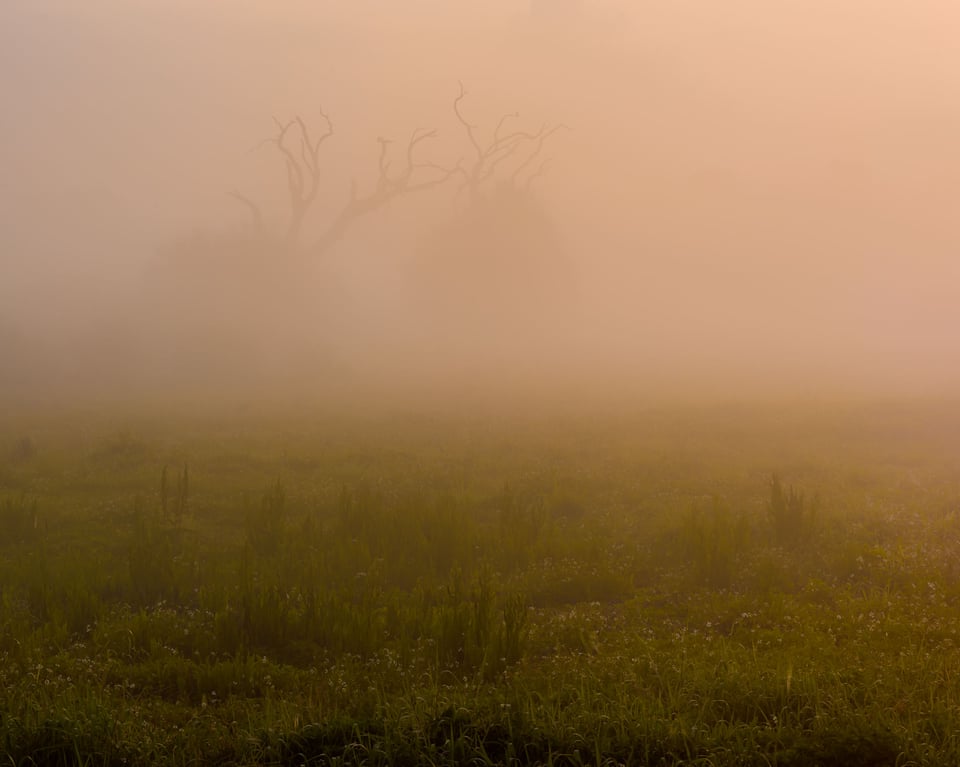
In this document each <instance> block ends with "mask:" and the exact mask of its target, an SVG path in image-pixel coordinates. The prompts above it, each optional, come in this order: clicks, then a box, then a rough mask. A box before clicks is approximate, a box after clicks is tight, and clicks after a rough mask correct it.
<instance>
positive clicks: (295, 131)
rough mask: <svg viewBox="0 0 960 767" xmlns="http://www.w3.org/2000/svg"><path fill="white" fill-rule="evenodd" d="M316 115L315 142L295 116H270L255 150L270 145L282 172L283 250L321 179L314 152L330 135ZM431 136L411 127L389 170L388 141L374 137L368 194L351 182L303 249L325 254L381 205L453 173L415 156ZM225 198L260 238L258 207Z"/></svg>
mask: <svg viewBox="0 0 960 767" xmlns="http://www.w3.org/2000/svg"><path fill="white" fill-rule="evenodd" d="M320 115H321V117H322V118H323V120H324V122H325V124H326V127H325V129H324V131H323V132H322V133H321V134H320V135H319V136H318V137H317V138H315V139H314V138H313V137H312V136H311V132H310V128H309V127H308V125H307V123H306V121H305V120H304V119H303V118H302V117H300V116H299V115H297V116H296V117H294V118H293V119H292V120H290V121H288V122H286V123H282V122H280V121H279V120H277V119H276V118H274V122H275V123H276V126H277V133H276V135H274V136H272V137H271V138H268V139H265V140H264V141H262V142H260V144H258V145H257V147H255V148H259V147H262V146H264V145H272V146H274V147H275V148H276V150H277V152H278V153H279V154H280V156H281V159H282V160H283V163H284V166H285V168H286V176H287V193H288V199H289V208H290V214H289V221H288V223H287V227H286V230H285V232H284V234H283V236H282V242H283V244H284V246H285V248H286V249H287V250H288V251H290V250H295V249H297V248H298V247H299V244H300V240H301V237H302V233H303V226H304V221H305V219H306V217H307V215H308V213H309V212H310V210H311V208H312V207H313V204H314V202H315V200H316V198H317V194H318V192H319V190H320V184H321V180H322V176H323V171H322V168H321V162H320V148H321V146H322V145H323V144H324V143H325V142H326V141H327V140H328V139H330V138H331V137H332V136H333V135H334V128H333V122H332V121H331V119H330V117H329V116H328V115H327V114H326V113H325V112H323V111H322V110H321V112H320ZM435 136H436V131H434V130H424V129H422V128H418V129H416V130H415V131H414V132H413V133H412V134H411V136H410V139H409V141H408V142H407V146H406V150H405V152H404V161H403V164H402V165H401V166H400V167H399V168H394V167H393V161H392V160H391V159H390V147H391V145H392V144H393V142H392V141H391V140H390V139H386V138H383V137H378V138H377V142H378V143H379V145H380V152H379V158H378V162H377V172H378V177H377V181H376V184H375V185H374V188H373V190H372V191H370V192H367V193H365V194H362V193H360V191H359V188H358V187H359V185H358V184H357V181H356V179H354V181H353V183H352V185H351V189H350V196H349V198H348V199H347V201H346V203H344V204H343V206H342V207H341V208H340V211H339V212H338V213H337V214H336V215H335V216H334V217H333V218H332V219H331V220H330V221H328V222H327V224H326V226H325V227H324V228H323V230H322V232H321V234H320V235H319V237H317V239H316V240H315V241H314V242H313V243H312V244H311V245H310V246H309V248H308V250H309V251H310V252H312V253H322V252H324V251H326V250H327V249H328V248H330V247H331V246H333V245H334V244H336V243H337V242H338V241H339V240H340V239H341V238H342V237H343V235H344V234H345V233H346V232H347V230H348V229H349V228H350V227H351V226H352V225H353V224H354V223H355V222H356V221H357V220H358V219H359V218H362V217H363V216H366V215H368V214H370V213H373V212H374V211H377V210H379V209H380V208H383V207H385V206H386V205H387V204H389V203H390V202H391V201H392V200H394V199H395V198H397V197H400V196H402V195H406V194H412V193H415V192H419V191H423V190H426V189H431V188H433V187H436V186H439V185H441V184H443V183H445V182H446V181H448V180H449V179H450V178H451V177H452V176H453V175H455V174H457V173H459V172H460V168H459V166H457V167H454V168H445V167H443V166H441V165H439V164H437V163H434V162H427V161H421V160H418V159H417V158H416V153H417V150H418V148H419V147H420V145H421V144H423V143H424V142H425V141H427V140H428V139H432V138H434V137H435ZM230 195H231V196H232V197H233V198H234V199H236V200H237V201H238V202H240V203H241V204H242V205H244V206H245V207H246V208H247V209H248V210H249V211H250V215H251V220H252V223H253V229H254V232H255V234H256V235H257V236H263V234H264V231H263V216H262V214H261V212H260V207H259V205H257V203H256V202H254V201H253V200H252V199H250V198H249V197H247V196H246V195H244V194H241V193H240V192H237V191H234V192H231V193H230Z"/></svg>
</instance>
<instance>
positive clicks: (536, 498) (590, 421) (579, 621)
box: [0, 403, 960, 767]
mask: <svg viewBox="0 0 960 767" xmlns="http://www.w3.org/2000/svg"><path fill="white" fill-rule="evenodd" d="M958 618H960V407H957V406H956V405H950V404H941V405H930V404H904V403H898V404H895V403H887V404H876V405H871V406H867V405H860V406H842V407H841V406H826V405H823V406H814V405H803V406H799V405H796V406H789V407H787V406H784V407H775V406H772V405H769V406H764V407H759V406H758V407H752V408H747V407H732V406H731V407H725V408H721V407H715V408H699V409H698V408H692V407H690V408H674V409H651V410H647V411H636V412H632V413H624V414H620V415H617V416H614V415H610V414H607V415H602V416H601V415H597V416H595V417H586V416H573V415H568V416H564V417H551V418H548V417H545V416H544V417H541V418H536V417H532V416H530V417H526V418H522V417H479V416H477V417H475V418H468V417H439V416H437V417H426V416H412V415H409V416H402V417H401V416H395V417H386V416H377V417H372V416H371V417H367V418H359V417H357V418H351V417H346V416H338V417H333V416H329V415H324V414H322V413H319V412H317V413H312V414H309V415H300V416H297V417H293V416H272V417H268V416H262V415H256V414H252V413H248V414H247V415H245V416H244V417H242V418H241V417H239V416H236V417H223V418H215V417H212V416H208V417H204V418H200V417H194V418H187V417H183V416H181V417H163V416H160V415H149V416H148V415H143V414H141V415H139V416H132V415H130V414H129V413H127V414H125V415H118V414H104V413H96V414H90V413H87V414H84V413H71V414H66V413H63V414H60V415H49V414H48V415H45V416H42V417H41V416H36V415H30V414H20V415H15V416H14V415H9V416H6V417H4V418H3V420H2V421H0V751H2V752H3V753H4V755H5V760H4V761H3V763H4V764H6V763H9V764H11V765H67V764H82V765H120V764H126V765H150V764H158V765H188V764H189V765H201V764H238V765H242V764H284V765H302V764H331V765H333V764H382V765H412V764H433V765H452V764H470V765H483V764H554V765H580V764H594V765H615V764H637V765H675V764H689V765H758V766H761V765H762V766H766V765H797V766H799V765H823V766H826V765H837V766H838V767H839V766H841V765H843V766H848V765H944V766H947V765H954V766H955V765H957V764H960V636H958V633H957V631H958V623H960V620H958Z"/></svg>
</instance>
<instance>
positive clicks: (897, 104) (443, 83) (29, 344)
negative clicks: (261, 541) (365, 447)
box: [0, 0, 960, 404]
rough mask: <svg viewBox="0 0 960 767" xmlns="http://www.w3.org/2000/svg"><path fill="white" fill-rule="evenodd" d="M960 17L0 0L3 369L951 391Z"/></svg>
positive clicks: (71, 374)
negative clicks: (292, 188) (297, 216)
mask: <svg viewBox="0 0 960 767" xmlns="http://www.w3.org/2000/svg"><path fill="white" fill-rule="evenodd" d="M958 40H960V10H958V6H957V5H956V3H954V2H949V1H948V0H912V1H911V2H902V0H847V1H846V2H843V3H836V2H827V1H826V0H814V1H812V2H809V1H808V2H792V1H791V2H776V3H771V2H767V1H766V0H729V1H727V2H702V1H697V2H695V1H694V0H656V1H651V2H648V1H647V0H643V1H636V2H626V0H581V1H580V2H577V1H576V0H554V2H550V1H549V0H533V2H530V0H495V1H490V2H482V3H479V2H478V3H451V2H449V1H448V0H406V2H403V3H386V2H375V1H374V0H351V1H350V2H346V0H343V1H333V2H307V1H306V0H297V1H291V0H287V1H285V2H283V3H272V2H266V0H261V1H260V2H254V1H253V0H244V1H242V2H226V0H218V1H217V2H187V0H177V1H176V2H173V1H172V0H137V1H133V0H88V2H82V3H81V2H75V0H5V1H4V2H3V3H2V4H0V92H2V94H3V101H4V103H3V118H2V120H0V139H2V140H0V157H2V163H0V167H2V168H3V178H2V182H0V394H2V396H3V397H4V399H5V400H6V402H7V403H18V402H27V401H43V400H44V399H45V398H52V399H58V400H64V399H67V400H69V399H71V398H76V399H78V400H80V401H82V400H84V399H90V398H93V399H107V400H109V399H111V398H121V399H122V398H136V397H138V396H141V395H143V396H149V397H165V396H170V397H175V398H176V397H188V398H189V397H192V396H196V397H198V398H204V397H209V396H215V397H218V398H223V399H226V400H237V401H242V400H243V399H244V398H248V397H255V396H263V397H265V398H273V399H281V400H282V399H284V398H286V397H292V398H296V397H300V396H304V397H315V398H320V399H323V398H327V397H329V398H330V399H332V400H334V401H337V400H338V399H341V398H354V400H355V401H358V404H360V403H362V401H363V400H364V398H365V397H369V398H372V399H371V401H374V400H375V401H377V402H380V403H383V402H385V401H396V402H397V403H400V404H403V403H410V402H413V403H416V402H421V403H436V402H439V401H449V402H460V401H463V402H469V401H470V400H471V399H475V398H478V397H479V398H490V399H496V398H498V397H507V398H511V397H514V396H516V397H519V398H521V399H533V400H536V401H540V402H544V401H550V400H553V399H556V400H557V401H559V402H571V401H577V400H580V399H582V400H583V401H588V402H603V401H605V400H608V399H609V400H612V399H618V400H622V399H623V398H627V399H630V398H634V399H637V400H643V399H645V398H647V399H649V398H658V397H661V398H662V397H678V396H679V397H683V398H692V399H707V400H717V399H724V398H727V399H729V398H733V399H736V398H740V397H743V398H749V397H765V396H780V395H787V396H814V397H819V396H825V397H830V396H844V397H848V396H887V395H904V394H906V395H911V396H915V395H916V396H928V395H929V396H944V395H949V394H951V393H952V391H953V390H954V389H955V388H956V387H957V386H958V385H960V343H958V341H960V339H958V330H960V300H958V297H960V259H958V257H957V254H958V252H960V248H958V245H960V230H958V225H957V221H958V217H957V213H958V205H960V99H958V94H960V47H958V45H957V41H958ZM461 84H462V92H461ZM514 113H516V115H515V116H514ZM297 116H299V117H301V118H302V120H303V124H304V126H306V127H307V129H308V131H309V134H310V137H311V140H316V139H318V138H320V137H321V136H322V135H323V134H324V132H325V130H326V128H327V123H326V122H325V116H326V117H328V118H329V120H330V125H331V126H332V135H330V136H329V138H328V139H325V140H324V141H323V142H322V143H321V144H320V145H319V147H318V151H317V153H316V157H317V166H316V169H315V173H316V180H317V193H316V197H315V199H313V200H312V201H311V202H310V204H309V205H308V206H307V209H306V211H305V214H304V217H303V222H302V226H300V227H299V228H298V229H297V230H296V231H291V230H292V227H291V225H290V222H291V216H292V212H293V206H292V205H291V199H290V194H289V189H288V184H289V181H290V179H291V178H293V177H294V176H295V175H296V174H298V173H300V174H302V178H303V179H304V180H305V181H306V186H307V187H309V184H310V178H311V176H310V168H309V167H308V165H309V163H308V162H307V161H308V160H309V157H308V155H309V154H310V152H309V151H306V152H305V151H304V147H305V146H306V144H302V143H301V141H302V134H301V133H300V128H299V125H298V124H297V123H296V122H294V123H291V124H290V127H289V128H288V130H287V132H286V133H285V134H283V135H282V140H278V139H280V138H281V133H280V131H281V130H282V127H283V126H285V125H288V121H291V120H294V119H295V118H296V117H297ZM504 116H507V117H506V118H505V119H503V118H504ZM275 119H276V120H277V121H279V122H275ZM501 120H502V123H501ZM498 124H500V133H499V134H498V133H497V128H498ZM418 130H419V131H420V133H415V131H418ZM431 131H433V132H435V134H431V135H426V134H427V133H428V132H431ZM414 136H422V137H423V138H422V140H420V141H412V137H414ZM498 136H499V137H498ZM504 137H506V138H505V139H504ZM381 139H389V140H390V143H386V142H381V141H380V140H381ZM498 141H499V142H501V143H500V144H499V145H498V144H497V142H498ZM474 142H476V146H475V145H474ZM282 149H287V150H288V151H290V152H291V155H290V157H292V158H293V159H294V161H295V163H296V165H295V166H293V167H294V170H293V171H292V174H293V175H291V174H290V173H288V170H287V166H286V163H290V162H291V160H290V157H285V155H283V153H282V151H281V150H282ZM488 151H489V152H491V153H490V155H489V156H488V157H487V161H486V165H484V166H483V167H480V166H479V165H478V156H479V155H480V154H482V153H484V152H488ZM381 152H382V154H381ZM302 163H307V164H306V165H304V164H302ZM405 171H409V173H410V176H409V177H407V178H406V179H405V178H404V176H403V174H404V172H405ZM475 171H476V173H475ZM471 174H473V175H471ZM404 184H406V186H404ZM421 187H422V188H421ZM351 190H353V191H351ZM351 194H353V195H354V196H353V198H351ZM377 195H380V196H379V197H378V196H377ZM385 197H389V199H385ZM351 199H353V207H351ZM366 203H369V205H368V209H363V205H364V204H366ZM381 203H382V204H381ZM257 215H259V216H260V223H259V224H258V223H257ZM338 216H342V221H341V223H342V224H343V225H342V226H339V227H338V225H337V222H338Z"/></svg>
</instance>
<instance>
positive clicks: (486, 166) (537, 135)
mask: <svg viewBox="0 0 960 767" xmlns="http://www.w3.org/2000/svg"><path fill="white" fill-rule="evenodd" d="M466 96H467V92H466V91H465V90H464V88H463V83H462V82H461V83H460V92H459V94H458V95H457V97H456V98H455V99H454V100H453V112H454V114H455V115H456V116H457V120H458V121H459V122H460V124H461V125H462V126H463V128H464V130H465V131H466V134H467V139H468V141H469V142H470V147H471V149H472V151H473V154H474V159H473V161H472V163H471V164H470V165H469V166H468V167H467V168H461V169H460V172H461V173H462V175H463V176H464V183H463V185H462V186H461V190H463V189H466V190H467V191H468V193H469V194H470V196H471V199H475V198H476V197H477V196H478V195H479V194H480V193H481V191H482V190H483V187H484V185H485V184H487V183H488V182H494V183H496V182H498V181H503V178H502V176H501V177H499V178H498V176H497V171H498V169H499V168H501V166H503V167H505V168H512V169H511V170H510V172H509V177H508V178H509V182H510V184H511V185H513V186H514V187H515V188H521V189H524V190H527V189H529V188H530V186H531V185H532V184H533V182H534V181H536V179H538V178H539V177H540V176H541V175H543V172H544V170H545V169H546V167H547V164H548V163H549V158H542V154H543V148H544V145H545V144H546V142H547V140H548V139H549V138H550V137H551V136H552V135H553V134H554V133H556V132H557V131H559V130H560V129H562V128H566V127H567V126H565V125H563V124H562V123H560V124H557V125H553V126H550V125H547V124H546V123H544V124H542V125H541V126H540V128H539V130H537V131H526V130H513V131H510V132H504V131H505V126H506V125H507V123H508V122H510V121H512V120H516V119H519V117H520V113H519V112H509V113H507V114H505V115H503V116H502V117H501V118H500V119H499V120H498V121H497V125H496V127H495V128H494V129H493V135H492V137H491V138H490V140H489V141H487V142H482V141H481V140H480V139H479V138H478V136H477V134H478V130H479V128H478V126H477V125H476V124H474V123H471V122H470V121H469V120H467V118H466V117H465V116H464V114H463V111H462V109H461V104H462V102H463V100H464V99H465V98H466Z"/></svg>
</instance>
